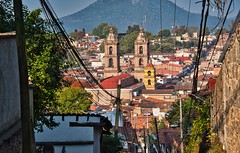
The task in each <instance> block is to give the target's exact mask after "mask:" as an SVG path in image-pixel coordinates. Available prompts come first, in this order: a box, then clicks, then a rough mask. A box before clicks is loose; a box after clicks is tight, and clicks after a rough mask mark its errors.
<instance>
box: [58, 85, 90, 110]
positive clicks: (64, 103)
mask: <svg viewBox="0 0 240 153" xmlns="http://www.w3.org/2000/svg"><path fill="white" fill-rule="evenodd" d="M91 98H92V95H91V94H90V93H88V92H86V91H85V90H83V89H80V88H76V87H65V88H63V89H62V90H61V91H59V92H58V93H57V101H58V106H57V111H58V112H59V113H60V114H66V113H82V112H87V111H88V110H89V107H90V105H91V101H90V99H91Z"/></svg>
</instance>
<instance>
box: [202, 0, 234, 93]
mask: <svg viewBox="0 0 240 153" xmlns="http://www.w3.org/2000/svg"><path fill="white" fill-rule="evenodd" d="M232 3H233V0H231V1H230V4H229V6H228V9H227V13H226V15H225V17H224V19H223V23H222V26H221V29H220V31H219V34H218V36H217V40H216V43H215V45H214V48H213V51H212V54H211V57H210V61H209V62H208V66H207V69H206V70H205V73H204V77H203V78H205V77H206V74H207V71H208V69H209V67H210V64H211V62H212V58H213V55H214V52H215V50H216V46H217V43H218V41H219V39H220V36H221V33H222V30H223V27H224V24H225V21H226V19H227V16H228V14H229V11H230V8H231V5H232ZM202 85H203V83H202V84H201V86H200V90H201V88H202Z"/></svg>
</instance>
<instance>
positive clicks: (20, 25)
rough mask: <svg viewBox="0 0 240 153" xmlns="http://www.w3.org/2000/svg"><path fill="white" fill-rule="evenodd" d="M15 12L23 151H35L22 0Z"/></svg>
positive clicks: (17, 4)
mask: <svg viewBox="0 0 240 153" xmlns="http://www.w3.org/2000/svg"><path fill="white" fill-rule="evenodd" d="M14 14H15V21H16V38H17V51H18V67H19V80H20V103H21V125H22V128H21V129H22V152H23V153H25V152H26V153H33V152H34V150H35V148H34V146H35V145H34V143H33V142H34V141H33V138H34V134H33V128H32V121H31V112H30V102H29V88H28V70H27V58H26V51H25V32H24V22H23V10H22V1H21V0H14Z"/></svg>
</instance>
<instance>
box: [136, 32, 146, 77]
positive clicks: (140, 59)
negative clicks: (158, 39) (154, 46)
mask: <svg viewBox="0 0 240 153" xmlns="http://www.w3.org/2000/svg"><path fill="white" fill-rule="evenodd" d="M134 52H135V53H134V54H135V58H134V76H135V78H137V79H138V80H139V81H141V82H142V81H143V79H144V66H146V65H147V64H148V61H149V42H148V39H147V36H146V35H145V32H144V30H143V29H140V32H139V34H138V37H137V39H136V40H135V43H134Z"/></svg>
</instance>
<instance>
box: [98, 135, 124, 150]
mask: <svg viewBox="0 0 240 153" xmlns="http://www.w3.org/2000/svg"><path fill="white" fill-rule="evenodd" d="M102 149H103V152H104V153H116V152H119V151H121V149H122V144H121V142H120V141H119V139H118V138H115V137H113V136H112V135H103V147H102Z"/></svg>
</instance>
